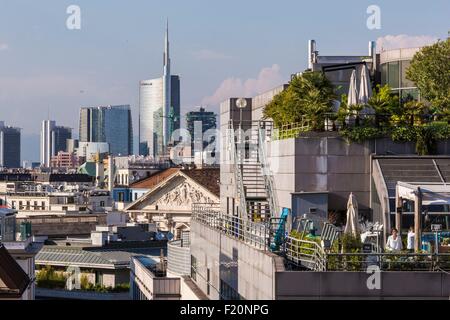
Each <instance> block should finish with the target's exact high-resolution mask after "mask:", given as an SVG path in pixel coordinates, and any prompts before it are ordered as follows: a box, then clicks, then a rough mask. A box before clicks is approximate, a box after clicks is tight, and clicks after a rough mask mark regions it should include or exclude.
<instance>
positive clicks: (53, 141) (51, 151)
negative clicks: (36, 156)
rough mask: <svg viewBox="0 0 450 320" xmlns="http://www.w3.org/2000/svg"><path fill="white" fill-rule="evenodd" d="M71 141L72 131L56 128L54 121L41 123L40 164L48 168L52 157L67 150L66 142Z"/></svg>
mask: <svg viewBox="0 0 450 320" xmlns="http://www.w3.org/2000/svg"><path fill="white" fill-rule="evenodd" d="M68 139H72V129H71V128H68V127H61V126H57V125H56V122H55V121H52V120H44V121H42V128H41V164H42V165H43V166H45V167H50V165H51V160H52V157H53V156H55V155H57V154H58V152H60V151H66V150H67V140H68Z"/></svg>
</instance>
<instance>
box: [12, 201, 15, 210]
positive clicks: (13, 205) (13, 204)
mask: <svg viewBox="0 0 450 320" xmlns="http://www.w3.org/2000/svg"><path fill="white" fill-rule="evenodd" d="M11 207H12V208H13V209H16V202H15V201H13V202H11Z"/></svg>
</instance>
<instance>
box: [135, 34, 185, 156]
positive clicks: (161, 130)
mask: <svg viewBox="0 0 450 320" xmlns="http://www.w3.org/2000/svg"><path fill="white" fill-rule="evenodd" d="M170 67H171V65H170V54H169V30H168V28H167V29H166V37H165V50H164V73H163V76H162V77H161V78H157V79H153V80H143V81H141V82H140V89H139V101H140V102H139V154H140V155H143V156H152V157H157V156H161V155H165V154H166V153H167V151H168V150H167V146H168V145H169V143H170V139H171V136H172V133H173V132H174V131H175V130H176V129H179V128H180V78H179V76H176V75H172V74H171V70H170Z"/></svg>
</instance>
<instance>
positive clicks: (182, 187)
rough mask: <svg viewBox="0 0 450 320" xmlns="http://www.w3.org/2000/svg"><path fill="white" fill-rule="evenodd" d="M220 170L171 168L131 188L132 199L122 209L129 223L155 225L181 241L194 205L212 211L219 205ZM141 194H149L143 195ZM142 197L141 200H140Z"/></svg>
mask: <svg viewBox="0 0 450 320" xmlns="http://www.w3.org/2000/svg"><path fill="white" fill-rule="evenodd" d="M219 179H220V170H219V169H209V168H208V169H192V170H184V169H177V168H171V169H167V170H165V171H161V172H159V173H157V174H155V175H153V176H151V177H149V178H148V179H145V180H143V181H141V182H138V183H136V184H133V185H132V186H131V192H132V194H131V197H132V199H134V198H137V200H136V201H134V202H133V203H131V204H130V205H128V206H127V207H126V208H125V210H124V211H125V212H127V213H128V214H129V216H130V219H131V221H132V222H136V223H156V225H157V227H158V230H160V231H163V232H171V233H172V234H173V235H174V237H175V239H180V238H181V235H182V233H183V232H186V231H189V230H190V223H191V216H192V210H193V207H194V205H195V204H198V203H206V204H207V206H210V207H214V206H216V205H217V204H218V203H219V201H220V200H219V195H220V185H219ZM143 190H148V192H146V193H145V194H144V195H141V194H142V191H143ZM140 195H141V196H140Z"/></svg>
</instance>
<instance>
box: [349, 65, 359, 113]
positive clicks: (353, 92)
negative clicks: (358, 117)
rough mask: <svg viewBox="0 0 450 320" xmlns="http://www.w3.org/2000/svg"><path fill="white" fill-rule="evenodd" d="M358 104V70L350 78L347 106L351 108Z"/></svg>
mask: <svg viewBox="0 0 450 320" xmlns="http://www.w3.org/2000/svg"><path fill="white" fill-rule="evenodd" d="M357 104H358V89H357V87H356V70H353V71H352V75H351V77H350V86H349V90H348V100H347V105H348V106H349V107H350V106H354V105H357Z"/></svg>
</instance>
